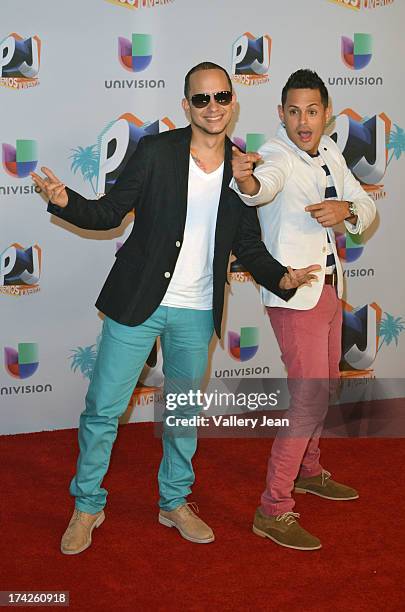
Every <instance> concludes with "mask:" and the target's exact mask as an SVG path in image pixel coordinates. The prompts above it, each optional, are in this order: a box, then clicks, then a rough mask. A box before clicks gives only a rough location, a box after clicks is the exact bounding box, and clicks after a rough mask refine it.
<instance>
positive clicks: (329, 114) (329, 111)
mask: <svg viewBox="0 0 405 612" xmlns="http://www.w3.org/2000/svg"><path fill="white" fill-rule="evenodd" d="M331 117H332V107H331V106H330V105H329V106H328V107H327V108H326V110H325V118H326V123H328V121H330V118H331Z"/></svg>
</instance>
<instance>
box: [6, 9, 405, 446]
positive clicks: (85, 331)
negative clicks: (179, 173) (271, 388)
mask: <svg viewBox="0 0 405 612" xmlns="http://www.w3.org/2000/svg"><path fill="white" fill-rule="evenodd" d="M4 4H5V6H3V7H2V18H1V23H0V41H1V42H0V106H1V115H0V126H1V129H0V136H1V147H2V164H1V167H0V230H1V231H0V350H1V361H2V363H1V366H0V433H3V434H4V433H15V432H28V431H40V430H43V429H58V428H66V427H75V426H76V425H77V422H78V415H79V414H80V412H81V411H82V409H83V399H84V395H85V392H86V388H87V385H88V381H89V378H90V376H91V372H92V368H93V365H94V360H95V357H96V352H97V342H98V337H99V334H100V330H101V324H102V318H101V316H100V314H99V313H97V311H96V309H95V308H94V306H93V304H94V301H95V299H96V297H97V295H98V292H99V290H100V288H101V286H102V284H103V282H104V279H105V277H106V275H107V273H108V271H109V269H110V267H111V265H112V263H113V260H114V255H115V253H116V251H117V249H119V248H120V245H121V244H122V243H123V241H124V240H125V238H126V237H127V235H128V234H129V232H130V230H131V225H132V223H133V217H132V218H131V216H128V217H127V218H126V219H125V220H124V222H123V224H122V226H121V227H120V228H119V229H118V230H114V231H110V232H98V233H96V232H88V231H83V230H78V229H76V228H74V227H73V226H71V225H69V224H66V223H64V222H61V221H59V220H56V219H54V218H52V217H51V216H50V215H49V214H48V213H47V212H46V202H45V201H44V198H43V197H42V195H41V193H38V189H36V188H34V186H33V184H32V182H31V179H30V176H29V173H30V172H31V171H33V170H36V171H39V169H40V167H41V166H43V165H46V166H48V167H50V168H52V169H53V171H54V172H55V173H56V174H57V176H59V177H60V178H61V180H63V181H64V182H65V183H66V184H68V185H69V186H71V187H72V188H73V189H76V190H77V191H79V192H81V193H82V194H84V195H85V196H86V197H88V198H97V197H98V196H99V195H100V194H102V193H105V192H106V191H108V189H109V187H110V185H111V184H112V182H113V181H114V180H115V179H116V177H117V175H118V174H119V172H120V171H121V170H122V167H123V165H124V164H125V162H126V160H127V158H128V155H129V154H130V153H131V152H132V151H133V150H134V149H135V147H136V146H137V143H138V140H139V138H140V137H142V135H144V134H156V133H158V132H161V131H165V130H171V129H174V128H176V127H182V126H184V125H186V123H187V121H186V118H185V116H184V113H183V111H182V108H181V98H182V90H183V81H184V75H185V74H186V72H187V71H188V70H189V68H190V67H192V66H193V65H195V64H197V63H199V62H201V61H203V60H209V61H214V62H216V63H219V64H221V65H222V66H224V67H225V68H226V69H227V70H228V71H229V73H230V75H231V78H232V80H233V84H234V88H235V91H236V94H237V97H238V101H239V108H238V113H237V117H236V119H235V123H234V125H233V126H232V131H231V133H230V136H231V137H232V138H233V139H234V140H235V142H237V143H238V145H239V146H241V147H247V149H249V150H256V149H257V148H258V147H259V146H260V145H261V144H262V143H263V142H265V140H266V139H268V138H270V137H271V136H273V135H274V133H275V130H276V128H277V126H278V119H277V104H278V103H279V101H280V93H281V89H282V87H283V85H284V83H285V81H286V80H287V78H288V76H289V75H290V73H291V72H293V71H295V70H296V69H298V68H303V67H308V68H312V69H314V70H316V71H317V72H318V73H319V74H320V75H321V76H322V78H323V79H324V81H325V83H326V85H327V87H328V89H329V92H330V95H331V100H332V104H333V120H332V122H331V123H330V125H329V126H328V133H330V134H331V135H333V137H334V138H335V139H336V141H337V143H338V145H339V147H340V148H341V150H342V152H343V155H344V156H345V158H346V160H347V164H348V166H349V167H350V168H351V170H352V172H353V173H354V174H355V176H356V177H357V178H358V180H359V181H361V182H362V183H363V185H364V188H365V189H366V190H367V191H368V192H369V193H370V194H371V196H372V197H373V198H374V200H375V201H376V204H377V209H378V219H377V222H376V223H375V224H374V226H373V228H372V230H371V231H370V232H368V233H367V234H366V235H363V236H362V237H361V238H360V239H359V238H357V237H353V236H350V235H348V234H346V233H345V231H344V228H340V231H337V241H338V246H339V251H340V255H341V257H342V260H343V262H344V267H345V277H346V292H345V303H344V309H345V319H344V333H343V360H342V375H343V376H345V377H349V378H353V379H357V378H359V377H361V378H364V377H366V378H370V379H372V378H374V377H380V378H401V377H403V373H404V372H403V370H404V365H403V364H404V362H405V334H402V332H403V331H404V330H405V299H404V298H405V284H404V281H403V266H404V263H405V258H404V254H403V248H404V246H403V245H404V240H403V226H404V224H405V202H404V194H403V189H402V192H401V179H403V175H404V170H405V167H404V159H403V158H404V157H405V156H404V151H405V135H404V127H405V112H404V106H403V98H404V94H405V89H404V84H403V57H404V51H405V42H404V38H403V32H402V29H403V23H404V21H405V5H404V3H403V2H401V0H391V1H388V0H283V1H278V2H277V1H275V2H268V0H252V1H251V2H245V1H244V0H221V2H218V1H217V0H86V2H83V1H81V0H70V1H66V0H65V1H64V2H62V1H59V2H55V1H53V0H22V1H21V2H18V3H17V2H10V1H8V2H6V3H4ZM402 184H403V180H402ZM284 375H285V373H284V368H283V365H282V363H281V360H280V355H279V349H278V346H277V344H276V341H275V339H274V336H273V333H272V330H271V328H270V325H269V322H268V320H267V316H266V315H265V313H264V310H263V308H262V306H261V304H260V301H259V294H258V288H257V286H256V285H255V284H254V283H253V282H252V279H251V278H250V276H249V275H248V274H247V273H246V272H245V271H244V270H243V269H240V267H239V266H238V265H235V264H232V262H231V263H230V288H229V291H228V299H227V308H226V320H225V325H224V333H223V340H222V341H221V342H218V341H216V342H214V343H213V346H212V358H211V365H210V373H209V376H210V378H211V385H212V384H215V381H216V380H217V381H218V382H219V381H221V380H224V379H229V378H241V379H251V378H263V377H264V378H266V377H283V376H284ZM162 379H163V377H162V372H161V357H160V353H159V354H158V357H157V364H156V367H154V368H152V369H150V370H146V369H145V371H144V373H143V376H142V382H143V385H144V386H142V387H138V389H137V390H136V392H135V393H134V396H133V398H132V399H131V404H130V407H129V410H128V413H127V415H126V417H125V419H126V420H132V421H134V420H135V421H144V420H152V419H153V404H154V401H155V399H156V398H158V397H160V396H161V387H162Z"/></svg>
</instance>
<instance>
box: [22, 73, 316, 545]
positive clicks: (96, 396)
mask: <svg viewBox="0 0 405 612" xmlns="http://www.w3.org/2000/svg"><path fill="white" fill-rule="evenodd" d="M235 103H236V99H235V95H234V94H233V93H232V85H231V81H230V79H229V75H228V74H227V72H226V71H225V70H224V69H223V68H221V67H220V66H217V65H216V64H212V63H209V62H204V63H202V64H199V65H198V66H195V67H194V68H192V69H191V70H190V71H189V73H188V74H187V76H186V79H185V97H184V99H183V102H182V104H183V108H184V110H185V112H186V114H187V116H188V118H189V120H190V124H191V125H190V126H189V127H186V128H184V129H177V130H173V131H171V132H165V133H163V134H159V135H157V136H148V137H145V138H143V139H142V140H141V141H140V142H139V144H138V147H137V149H136V151H135V153H134V154H133V155H132V157H131V158H130V160H129V161H128V164H127V166H126V167H125V169H124V171H123V172H122V174H121V175H120V177H119V179H118V180H117V182H116V183H115V185H114V186H113V188H112V189H111V190H110V191H109V193H108V194H107V195H105V196H104V197H102V198H101V199H100V200H95V201H89V200H86V199H85V198H83V197H82V196H81V195H79V194H78V193H75V192H74V191H72V190H71V189H69V188H67V187H65V185H63V184H62V183H61V182H60V181H59V179H58V178H57V177H56V176H55V175H54V174H53V173H52V171H50V170H49V169H48V168H43V169H42V170H43V172H44V173H45V175H46V178H45V179H43V178H41V177H39V176H38V175H37V174H35V173H33V174H32V178H33V180H34V182H35V183H36V185H38V186H39V187H40V188H41V189H42V190H43V191H44V192H45V193H46V194H47V195H48V197H49V199H50V204H49V206H48V210H49V211H50V212H51V213H53V214H55V215H57V216H58V217H60V218H62V219H64V220H66V221H69V222H71V223H73V224H74V225H76V226H78V227H81V228H85V229H92V230H105V229H110V228H113V227H117V226H119V225H120V223H121V221H122V219H123V217H124V216H125V215H126V214H127V213H128V212H129V211H131V210H132V209H135V215H136V217H135V222H134V226H133V229H132V232H131V235H130V236H129V238H128V239H127V241H126V242H125V244H124V245H123V246H122V247H121V248H120V250H119V251H118V252H117V254H116V261H115V264H114V266H113V268H112V270H111V272H110V274H109V276H108V278H107V280H106V282H105V285H104V287H103V289H102V291H101V294H100V296H99V298H98V300H97V303H96V305H97V307H98V308H99V309H100V310H101V311H102V312H103V313H104V314H105V315H106V318H105V321H104V325H103V333H102V339H101V343H100V346H99V351H98V356H97V361H96V365H95V368H94V373H93V377H92V380H91V383H90V386H89V390H88V393H87V396H86V409H85V410H84V412H83V413H82V415H81V417H80V427H79V446H80V455H79V459H78V464H77V473H76V475H75V477H74V478H73V480H72V482H71V486H70V492H71V494H72V495H74V496H75V498H76V507H75V510H74V513H73V516H72V518H71V521H70V523H69V526H68V529H67V530H66V532H65V534H64V535H63V538H62V543H61V550H62V552H63V553H65V554H77V553H79V552H82V551H83V550H85V549H86V548H87V547H88V546H90V544H91V534H92V531H93V529H94V528H95V527H98V526H99V525H101V523H102V522H103V521H104V518H105V516H104V511H103V508H104V506H105V503H106V496H107V492H106V491H105V489H102V488H101V483H102V480H103V478H104V475H105V473H106V472H107V469H108V464H109V460H110V454H111V449H112V445H113V443H114V440H115V437H116V435H117V426H118V418H119V416H120V415H121V414H122V413H123V412H124V411H125V409H126V407H127V405H128V401H129V398H130V396H131V394H132V391H133V388H134V386H135V384H136V382H137V379H138V377H139V374H140V372H141V370H142V367H143V365H144V363H145V361H146V358H147V357H148V354H149V352H150V350H151V348H152V346H153V344H154V341H155V339H156V337H157V336H160V337H161V344H162V351H163V362H164V373H165V393H166V394H167V393H168V392H171V393H176V394H178V393H188V392H189V391H190V390H194V391H196V390H197V389H198V387H199V384H200V382H201V379H202V377H203V375H204V372H205V370H206V366H207V360H208V345H209V342H210V340H211V337H212V333H213V331H214V329H215V331H216V333H217V335H218V336H220V334H221V319H222V310H223V301H224V286H225V283H226V282H227V266H228V260H229V255H230V253H231V251H232V252H233V253H234V254H235V255H236V257H237V258H238V259H239V260H240V261H241V263H242V264H243V265H244V266H245V267H246V268H247V269H248V270H249V271H250V272H251V273H252V275H253V277H254V278H255V280H256V281H257V282H258V283H259V284H261V285H263V286H264V287H266V288H267V289H269V290H270V291H272V292H274V293H275V294H277V295H278V296H280V297H281V298H283V299H286V300H287V299H289V298H290V297H291V296H292V295H293V294H294V291H295V289H296V288H297V287H299V286H300V285H303V284H307V283H310V282H311V281H312V280H313V279H314V275H313V274H311V272H312V271H314V270H315V269H317V266H309V267H308V268H305V269H302V270H295V271H293V270H291V268H288V269H287V268H285V267H284V266H282V265H281V264H280V263H278V262H277V261H276V260H274V259H273V258H272V257H271V255H270V254H269V253H268V251H267V250H266V248H265V246H264V244H263V243H262V241H261V236H260V228H259V223H258V220H257V214H256V210H255V209H254V208H252V207H250V208H249V207H247V206H245V205H244V204H243V203H242V202H241V200H240V199H239V197H238V196H237V195H236V194H235V193H234V192H233V191H232V190H231V189H230V188H229V183H230V181H231V178H232V168H231V157H232V143H231V141H230V140H229V139H228V138H227V137H226V133H225V130H226V128H227V126H228V124H229V122H230V120H231V118H232V113H233V110H234V108H235ZM170 414H171V416H175V417H184V416H186V417H190V416H192V415H195V414H196V410H195V409H194V411H193V409H191V408H190V406H188V407H181V406H177V408H176V409H175V411H174V412H170ZM164 422H165V419H164ZM172 422H173V419H171V423H172ZM186 429H187V432H186V433H185V432H184V427H183V428H177V429H176V428H174V429H173V427H172V426H170V427H169V423H168V421H167V423H165V425H164V434H163V459H162V463H161V466H160V469H159V491H160V501H159V505H160V512H159V522H160V523H161V524H163V525H166V526H168V527H176V528H177V529H178V530H179V532H180V534H181V535H182V536H183V537H184V538H186V539H188V540H190V541H192V542H197V543H208V542H212V541H213V540H214V534H213V532H212V529H211V528H210V527H209V526H208V525H207V524H206V523H204V522H203V521H202V520H201V519H200V518H199V517H198V516H197V515H196V514H195V513H194V512H193V510H192V508H191V507H190V504H188V503H187V501H186V499H187V495H189V493H190V492H191V489H190V487H191V485H192V484H193V482H194V472H193V468H192V457H193V455H194V452H195V450H196V428H195V427H191V426H190V427H188V428H186Z"/></svg>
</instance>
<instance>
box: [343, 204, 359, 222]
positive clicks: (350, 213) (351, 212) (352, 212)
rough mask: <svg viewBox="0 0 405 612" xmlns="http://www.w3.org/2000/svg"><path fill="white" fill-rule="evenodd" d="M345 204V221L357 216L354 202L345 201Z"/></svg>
mask: <svg viewBox="0 0 405 612" xmlns="http://www.w3.org/2000/svg"><path fill="white" fill-rule="evenodd" d="M346 204H347V215H346V217H345V221H349V220H350V219H356V218H357V206H356V204H355V203H354V202H350V201H346Z"/></svg>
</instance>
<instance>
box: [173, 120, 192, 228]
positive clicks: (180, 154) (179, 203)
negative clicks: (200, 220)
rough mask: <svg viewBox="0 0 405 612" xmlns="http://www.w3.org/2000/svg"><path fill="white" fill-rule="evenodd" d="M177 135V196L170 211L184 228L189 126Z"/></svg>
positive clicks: (174, 149)
mask: <svg viewBox="0 0 405 612" xmlns="http://www.w3.org/2000/svg"><path fill="white" fill-rule="evenodd" d="M179 136H180V138H179V139H178V140H176V142H175V143H174V146H173V160H174V167H175V179H176V186H177V198H176V201H175V202H173V206H172V213H173V217H175V219H176V221H177V222H178V221H179V218H181V221H182V227H183V230H184V226H185V223H186V215H187V199H188V172H189V165H190V141H191V127H190V126H188V127H186V128H184V129H183V130H182V131H181V134H179Z"/></svg>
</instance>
